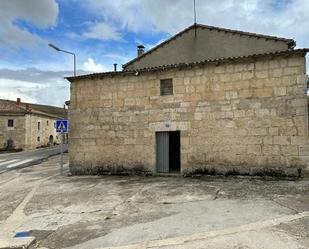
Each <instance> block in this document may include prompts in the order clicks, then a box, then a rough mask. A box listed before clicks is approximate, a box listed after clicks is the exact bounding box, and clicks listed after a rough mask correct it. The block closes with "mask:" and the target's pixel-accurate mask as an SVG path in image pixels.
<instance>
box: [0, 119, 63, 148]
mask: <svg viewBox="0 0 309 249" xmlns="http://www.w3.org/2000/svg"><path fill="white" fill-rule="evenodd" d="M8 119H13V120H14V127H8ZM38 122H40V123H41V125H40V130H39V129H38ZM55 122H56V119H55V118H50V117H44V116H37V115H32V114H26V115H21V116H17V115H2V116H0V149H3V148H6V144H7V140H8V139H12V140H13V141H14V146H15V148H16V149H35V148H37V147H40V146H45V145H47V144H48V143H49V137H50V136H53V139H54V142H56V143H60V138H59V137H58V134H57V133H56V130H55V126H54V123H55ZM38 137H40V141H38Z"/></svg>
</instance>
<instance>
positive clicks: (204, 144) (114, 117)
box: [69, 53, 309, 176]
mask: <svg viewBox="0 0 309 249" xmlns="http://www.w3.org/2000/svg"><path fill="white" fill-rule="evenodd" d="M170 78H171V79H172V80H173V95H170V96H161V95H160V80H161V79H170ZM306 91H307V77H306V68H305V55H304V54H301V53H290V54H288V55H287V54H285V55H280V54H279V55H275V56H274V55H273V56H271V57H270V56H264V57H255V58H251V59H249V58H248V59H247V60H240V61H227V62H220V63H216V64H214V63H208V64H207V63H206V64H200V65H196V66H192V67H186V68H184V67H183V68H171V69H166V70H161V71H159V70H158V71H149V72H141V73H139V74H138V75H134V74H115V75H105V76H102V77H93V78H81V79H75V80H73V81H72V83H71V100H70V103H71V104H70V113H69V119H70V145H69V146H70V148H69V150H70V170H71V172H72V173H73V174H104V173H156V171H157V170H156V169H157V164H156V161H157V159H156V132H162V131H180V162H181V163H180V165H181V166H180V172H181V173H182V174H194V173H207V174H241V175H266V174H269V175H277V176H298V175H300V174H301V171H302V169H303V168H305V167H307V165H308V164H309V140H308V104H307V94H306ZM167 122H168V123H169V125H168V126H167V125H166V123H167Z"/></svg>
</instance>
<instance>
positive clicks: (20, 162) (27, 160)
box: [6, 158, 33, 169]
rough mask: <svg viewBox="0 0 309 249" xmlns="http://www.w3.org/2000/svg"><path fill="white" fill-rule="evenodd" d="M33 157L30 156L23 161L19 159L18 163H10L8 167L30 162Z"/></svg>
mask: <svg viewBox="0 0 309 249" xmlns="http://www.w3.org/2000/svg"><path fill="white" fill-rule="evenodd" d="M32 160H33V158H30V159H26V160H22V161H19V162H17V163H13V164H10V165H9V166H6V168H7V169H11V168H15V167H17V166H19V165H21V164H24V163H27V162H30V161H32Z"/></svg>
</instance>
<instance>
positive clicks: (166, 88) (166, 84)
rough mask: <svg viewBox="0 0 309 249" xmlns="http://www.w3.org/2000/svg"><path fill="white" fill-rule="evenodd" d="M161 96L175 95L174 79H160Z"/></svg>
mask: <svg viewBox="0 0 309 249" xmlns="http://www.w3.org/2000/svg"><path fill="white" fill-rule="evenodd" d="M160 93H161V96H166V95H173V80H172V79H164V80H161V81H160Z"/></svg>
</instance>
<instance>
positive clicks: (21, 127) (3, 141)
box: [0, 115, 26, 149]
mask: <svg viewBox="0 0 309 249" xmlns="http://www.w3.org/2000/svg"><path fill="white" fill-rule="evenodd" d="M9 119H10V120H13V122H14V125H13V127H8V120H9ZM25 134H26V118H25V116H24V115H21V116H16V115H1V116H0V149H4V148H6V146H7V141H8V140H13V145H14V146H15V148H16V149H19V148H24V147H25V145H26V139H25Z"/></svg>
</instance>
